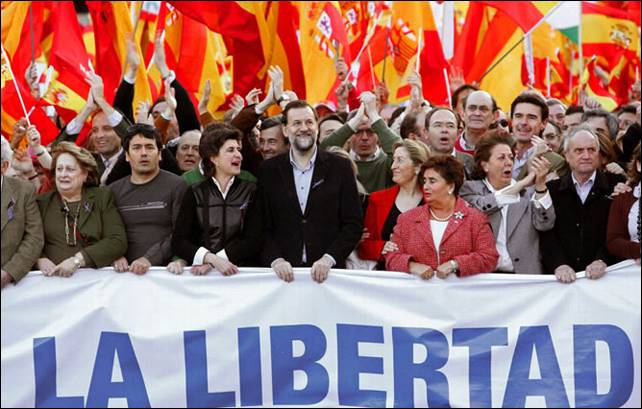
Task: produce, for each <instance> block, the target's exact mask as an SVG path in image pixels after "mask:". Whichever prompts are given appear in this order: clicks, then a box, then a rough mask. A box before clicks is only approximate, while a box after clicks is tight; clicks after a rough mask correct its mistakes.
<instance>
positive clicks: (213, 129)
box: [198, 123, 243, 177]
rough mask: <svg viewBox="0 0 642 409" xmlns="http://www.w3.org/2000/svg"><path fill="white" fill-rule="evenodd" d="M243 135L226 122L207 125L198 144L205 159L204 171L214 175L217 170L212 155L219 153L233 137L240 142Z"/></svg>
mask: <svg viewBox="0 0 642 409" xmlns="http://www.w3.org/2000/svg"><path fill="white" fill-rule="evenodd" d="M242 137H243V135H242V134H241V131H239V130H238V129H237V128H236V127H234V126H232V125H228V124H225V123H213V124H209V125H207V126H206V127H205V129H204V130H203V135H201V141H200V142H199V144H198V152H199V154H200V155H201V158H202V160H203V162H202V163H203V173H204V174H205V176H207V177H212V176H214V174H215V172H216V168H215V167H214V164H213V163H212V162H211V161H210V157H212V156H215V155H218V153H219V151H220V150H221V147H222V146H223V145H224V144H225V142H226V141H228V140H230V139H232V140H235V141H239V143H240V142H241V138H242Z"/></svg>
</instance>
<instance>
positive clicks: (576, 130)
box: [564, 124, 600, 152]
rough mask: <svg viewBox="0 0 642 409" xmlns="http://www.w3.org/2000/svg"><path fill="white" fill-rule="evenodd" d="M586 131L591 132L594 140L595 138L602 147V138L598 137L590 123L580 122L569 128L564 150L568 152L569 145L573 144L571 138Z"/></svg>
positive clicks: (598, 146)
mask: <svg viewBox="0 0 642 409" xmlns="http://www.w3.org/2000/svg"><path fill="white" fill-rule="evenodd" d="M581 131H586V132H588V133H590V134H591V136H592V137H593V140H595V145H596V146H597V148H598V149H600V139H599V138H598V137H597V134H596V133H595V131H594V130H593V128H591V127H590V126H589V125H588V124H579V125H577V126H575V127H573V128H571V129H569V131H568V134H566V138H564V152H568V146H569V145H570V144H571V139H573V138H574V137H575V135H577V134H578V133H579V132H581Z"/></svg>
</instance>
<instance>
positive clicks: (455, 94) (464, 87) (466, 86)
mask: <svg viewBox="0 0 642 409" xmlns="http://www.w3.org/2000/svg"><path fill="white" fill-rule="evenodd" d="M467 90H471V91H479V88H478V87H476V86H474V85H472V84H464V85H462V86H461V87H459V88H457V89H456V90H455V92H453V96H452V99H451V101H450V102H451V104H452V106H453V107H456V106H457V102H458V101H459V94H461V93H462V92H464V91H467ZM465 103H466V102H465V101H464V104H465Z"/></svg>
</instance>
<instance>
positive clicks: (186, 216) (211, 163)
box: [172, 124, 256, 275]
mask: <svg viewBox="0 0 642 409" xmlns="http://www.w3.org/2000/svg"><path fill="white" fill-rule="evenodd" d="M241 137H242V135H241V133H240V131H239V130H238V129H236V128H235V127H232V126H229V125H225V124H212V125H209V126H207V127H206V128H205V130H204V131H203V135H202V136H201V141H200V144H199V152H200V155H201V157H202V158H203V169H204V171H205V175H206V176H207V178H206V179H205V180H204V181H202V182H200V183H198V184H196V185H193V186H192V187H191V189H189V190H188V191H187V193H186V194H185V198H184V199H183V204H182V206H181V210H180V212H179V215H178V219H177V221H176V229H175V231H174V235H173V237H172V248H173V250H174V254H176V255H177V256H179V257H180V258H182V259H184V260H187V262H188V263H190V262H191V264H192V273H193V274H197V275H199V274H206V273H207V272H208V271H209V270H210V269H211V268H215V269H216V270H218V271H219V272H220V273H221V274H223V275H231V274H235V273H237V272H238V267H237V265H239V264H247V263H248V261H249V260H251V257H250V256H251V254H253V251H252V248H253V246H252V244H250V242H249V240H244V239H243V237H242V236H243V235H242V232H243V227H244V220H245V217H246V214H247V211H248V209H249V206H250V203H251V202H252V201H253V199H254V194H255V191H256V185H255V184H254V183H252V182H248V181H245V180H241V179H239V178H238V177H237V176H238V175H239V173H240V172H241V161H242V159H243V156H242V155H241V146H240V141H241Z"/></svg>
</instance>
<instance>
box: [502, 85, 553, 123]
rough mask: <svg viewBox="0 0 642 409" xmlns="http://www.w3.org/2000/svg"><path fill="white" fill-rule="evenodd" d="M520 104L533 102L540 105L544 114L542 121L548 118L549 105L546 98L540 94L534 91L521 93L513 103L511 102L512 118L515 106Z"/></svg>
mask: <svg viewBox="0 0 642 409" xmlns="http://www.w3.org/2000/svg"><path fill="white" fill-rule="evenodd" d="M518 104H532V105H536V106H538V107H539V109H540V113H541V114H542V118H541V119H542V122H544V121H546V120H548V105H546V101H545V100H544V98H542V97H540V96H539V95H538V94H536V93H534V92H523V93H521V94H519V95H518V96H517V98H515V99H514V100H513V103H512V104H510V117H511V118H512V117H513V115H515V107H517V105H518Z"/></svg>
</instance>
